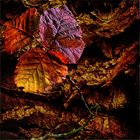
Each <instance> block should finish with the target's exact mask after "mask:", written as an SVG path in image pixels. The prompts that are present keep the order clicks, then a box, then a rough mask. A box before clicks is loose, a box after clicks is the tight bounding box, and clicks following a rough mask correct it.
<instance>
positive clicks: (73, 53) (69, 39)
mask: <svg viewBox="0 0 140 140" xmlns="http://www.w3.org/2000/svg"><path fill="white" fill-rule="evenodd" d="M39 29H40V37H41V39H42V43H43V46H44V48H45V49H46V50H47V51H48V50H50V49H51V50H57V51H59V52H60V53H61V54H62V55H63V57H64V58H65V64H71V63H73V64H75V63H77V61H78V59H79V58H80V57H81V55H82V53H83V50H84V45H85V44H84V41H83V40H82V31H81V28H80V26H79V25H78V23H77V22H76V20H75V19H74V16H73V15H72V13H71V11H70V10H69V9H68V7H67V6H65V5H64V6H62V7H60V8H50V9H49V10H45V11H44V13H43V14H42V15H41V17H40V24H39ZM58 58H59V56H58Z"/></svg>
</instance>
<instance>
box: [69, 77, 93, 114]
mask: <svg viewBox="0 0 140 140" xmlns="http://www.w3.org/2000/svg"><path fill="white" fill-rule="evenodd" d="M68 79H69V81H70V82H71V83H72V84H73V85H74V86H75V88H76V89H77V90H78V92H79V94H80V96H81V100H82V101H83V103H84V105H85V107H86V109H87V110H88V112H89V114H90V115H93V113H92V112H91V111H90V109H89V107H88V105H87V103H86V101H85V99H84V96H83V94H82V93H81V91H80V88H79V87H78V86H77V85H76V83H75V82H74V81H73V80H72V79H71V78H70V77H69V76H68Z"/></svg>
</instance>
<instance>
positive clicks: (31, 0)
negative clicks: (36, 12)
mask: <svg viewBox="0 0 140 140" xmlns="http://www.w3.org/2000/svg"><path fill="white" fill-rule="evenodd" d="M21 1H22V3H23V4H24V6H26V7H37V6H40V5H41V4H42V3H43V0H21Z"/></svg>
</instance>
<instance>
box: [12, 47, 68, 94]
mask: <svg viewBox="0 0 140 140" xmlns="http://www.w3.org/2000/svg"><path fill="white" fill-rule="evenodd" d="M67 72H68V68H67V66H65V65H63V64H59V63H58V62H57V61H56V60H54V58H51V55H49V56H48V55H47V54H45V52H44V51H43V50H41V49H39V48H32V49H31V50H29V51H27V52H26V53H24V54H23V55H22V56H21V57H20V58H19V61H18V64H17V66H16V70H15V78H14V81H15V84H16V86H17V87H23V88H24V89H23V91H25V92H31V93H37V92H39V93H46V92H47V91H49V90H50V89H51V88H52V86H53V85H55V84H58V83H61V82H62V81H63V80H64V79H65V76H66V74H67Z"/></svg>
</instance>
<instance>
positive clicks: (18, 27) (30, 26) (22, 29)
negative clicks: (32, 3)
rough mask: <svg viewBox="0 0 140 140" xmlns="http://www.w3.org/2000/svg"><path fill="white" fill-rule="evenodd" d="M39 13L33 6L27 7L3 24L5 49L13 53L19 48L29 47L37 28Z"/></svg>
mask: <svg viewBox="0 0 140 140" xmlns="http://www.w3.org/2000/svg"><path fill="white" fill-rule="evenodd" d="M38 21H39V13H38V12H37V10H36V9H35V8H32V9H28V10H27V11H26V12H25V13H23V14H22V15H21V16H19V17H17V18H16V19H13V20H10V21H8V22H6V23H5V24H4V26H5V31H4V36H5V44H4V47H5V51H6V52H7V53H10V54H13V53H15V52H17V51H18V50H19V49H20V48H22V49H23V48H26V47H28V48H30V47H31V46H32V40H33V39H34V35H35V34H36V32H37V30H38Z"/></svg>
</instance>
